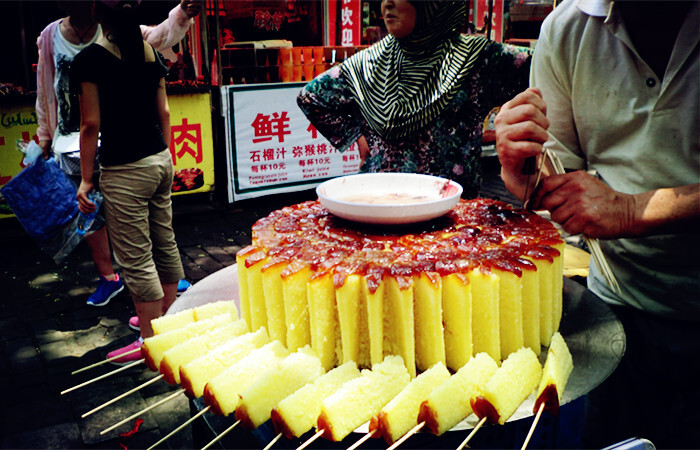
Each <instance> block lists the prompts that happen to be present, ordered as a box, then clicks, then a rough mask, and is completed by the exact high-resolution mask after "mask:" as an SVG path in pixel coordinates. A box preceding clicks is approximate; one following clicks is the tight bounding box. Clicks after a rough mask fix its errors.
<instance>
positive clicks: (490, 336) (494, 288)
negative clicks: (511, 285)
mask: <svg viewBox="0 0 700 450" xmlns="http://www.w3.org/2000/svg"><path fill="white" fill-rule="evenodd" d="M468 276H469V283H470V284H471V287H472V342H473V344H474V347H473V352H474V354H476V353H481V352H486V353H488V354H489V356H491V358H493V359H494V360H496V361H500V359H501V334H500V333H501V331H500V327H499V321H500V308H499V296H498V295H499V286H498V282H499V279H498V277H497V276H496V275H495V274H493V273H490V272H485V271H483V269H482V268H479V269H474V270H472V271H470V272H469V273H468Z"/></svg>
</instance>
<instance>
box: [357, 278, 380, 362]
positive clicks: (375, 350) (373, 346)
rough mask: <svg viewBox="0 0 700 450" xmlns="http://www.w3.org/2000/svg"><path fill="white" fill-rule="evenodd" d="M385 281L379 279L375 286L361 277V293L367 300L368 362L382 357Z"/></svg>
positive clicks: (378, 360) (377, 360)
mask: <svg viewBox="0 0 700 450" xmlns="http://www.w3.org/2000/svg"><path fill="white" fill-rule="evenodd" d="M385 285H386V283H385V282H384V281H379V282H377V283H376V286H374V285H372V284H370V283H369V282H368V280H367V277H362V295H363V296H364V298H365V299H366V302H367V333H368V335H369V336H368V339H369V353H370V364H372V365H374V364H378V363H380V362H382V360H383V359H384V295H385V294H384V289H385Z"/></svg>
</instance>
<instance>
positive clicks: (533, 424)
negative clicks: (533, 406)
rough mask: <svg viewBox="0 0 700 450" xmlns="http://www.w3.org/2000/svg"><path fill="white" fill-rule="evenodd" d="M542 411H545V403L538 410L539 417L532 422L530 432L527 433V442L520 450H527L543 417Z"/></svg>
mask: <svg viewBox="0 0 700 450" xmlns="http://www.w3.org/2000/svg"><path fill="white" fill-rule="evenodd" d="M542 411H544V402H542V403H540V407H539V409H538V410H537V415H536V416H535V420H533V421H532V425H530V431H528V432H527V437H526V438H525V442H523V446H522V447H521V448H520V450H525V447H527V444H528V442H530V438H531V437H532V433H534V431H535V427H536V426H537V422H539V420H540V416H541V415H542Z"/></svg>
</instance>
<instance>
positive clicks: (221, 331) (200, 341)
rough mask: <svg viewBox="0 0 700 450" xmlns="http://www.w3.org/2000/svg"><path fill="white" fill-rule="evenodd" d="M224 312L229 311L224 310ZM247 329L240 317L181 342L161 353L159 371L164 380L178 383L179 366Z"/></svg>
mask: <svg viewBox="0 0 700 450" xmlns="http://www.w3.org/2000/svg"><path fill="white" fill-rule="evenodd" d="M230 303H232V302H230ZM224 314H229V313H226V312H224ZM247 331H248V324H247V323H245V320H242V319H240V320H237V321H235V322H231V323H227V324H225V325H223V326H221V327H219V328H214V329H213V330H211V331H207V332H206V333H204V334H203V335H201V336H195V337H193V338H191V339H188V340H186V341H184V342H181V343H179V344H177V345H176V346H174V347H172V348H170V349H168V350H167V351H166V352H165V353H163V359H162V360H161V361H160V373H162V374H163V375H164V377H165V381H167V382H168V383H170V384H179V383H180V366H184V365H185V364H187V363H188V362H190V361H193V360H195V359H197V358H199V357H200V356H201V355H202V353H206V352H207V351H209V350H212V349H214V348H216V347H218V346H220V345H223V344H224V343H226V342H228V341H230V340H232V339H234V338H236V337H238V336H240V335H242V334H244V333H246V332H247Z"/></svg>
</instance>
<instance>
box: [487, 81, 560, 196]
mask: <svg viewBox="0 0 700 450" xmlns="http://www.w3.org/2000/svg"><path fill="white" fill-rule="evenodd" d="M495 128H496V150H497V152H498V159H499V161H500V163H501V177H502V178H503V181H504V183H505V185H506V187H507V188H508V190H509V191H511V192H512V193H513V194H515V195H516V196H518V197H519V198H521V199H523V200H527V199H525V198H523V197H524V196H525V193H526V192H532V189H533V187H534V186H527V183H528V180H529V179H530V178H532V179H531V180H530V181H531V182H532V183H534V181H535V180H534V177H529V176H528V175H527V174H524V173H523V172H524V171H523V166H524V164H525V160H526V159H527V158H528V157H532V156H535V157H537V156H538V155H540V153H541V152H542V144H544V143H545V142H546V141H547V137H548V135H547V129H548V128H549V120H548V119H547V106H546V105H545V103H544V100H543V99H542V93H541V92H540V90H539V89H537V88H529V89H527V90H526V91H524V92H521V93H520V94H518V95H516V96H515V97H514V98H513V99H512V100H511V101H509V102H506V103H505V104H504V105H503V106H502V107H501V109H500V111H499V112H498V115H497V116H496V120H495Z"/></svg>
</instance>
